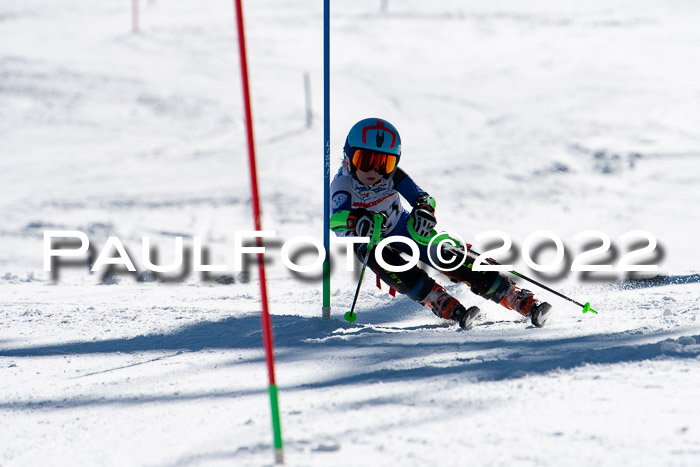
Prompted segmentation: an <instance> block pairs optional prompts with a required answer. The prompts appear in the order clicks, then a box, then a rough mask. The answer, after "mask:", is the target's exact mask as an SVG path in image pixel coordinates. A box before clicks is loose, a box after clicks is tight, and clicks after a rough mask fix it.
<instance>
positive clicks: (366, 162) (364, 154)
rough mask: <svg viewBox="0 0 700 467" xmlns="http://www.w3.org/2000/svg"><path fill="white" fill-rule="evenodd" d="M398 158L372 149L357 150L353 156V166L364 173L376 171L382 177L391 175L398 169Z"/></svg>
mask: <svg viewBox="0 0 700 467" xmlns="http://www.w3.org/2000/svg"><path fill="white" fill-rule="evenodd" d="M397 159H398V158H397V157H396V156H395V155H393V154H385V153H383V152H376V151H372V150H370V149H356V150H355V153H354V154H353V155H352V166H353V167H355V169H359V170H361V171H363V172H369V171H370V170H372V169H374V170H376V171H377V173H379V174H380V175H389V174H390V173H391V172H393V171H394V169H395V168H396V161H397Z"/></svg>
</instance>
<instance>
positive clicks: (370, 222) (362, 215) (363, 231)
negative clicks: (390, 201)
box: [348, 209, 386, 237]
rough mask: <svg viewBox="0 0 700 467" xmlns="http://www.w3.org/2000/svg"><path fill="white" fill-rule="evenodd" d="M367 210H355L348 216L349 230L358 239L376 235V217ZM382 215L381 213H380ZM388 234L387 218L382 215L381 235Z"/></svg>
mask: <svg viewBox="0 0 700 467" xmlns="http://www.w3.org/2000/svg"><path fill="white" fill-rule="evenodd" d="M375 214H376V213H374V212H370V211H368V210H366V209H353V210H352V211H350V214H349V215H348V230H350V231H351V232H354V233H355V235H356V236H358V237H371V236H372V233H374V215H375ZM380 214H381V213H380ZM385 233H386V216H385V215H384V214H382V231H381V235H382V236H384V234H385Z"/></svg>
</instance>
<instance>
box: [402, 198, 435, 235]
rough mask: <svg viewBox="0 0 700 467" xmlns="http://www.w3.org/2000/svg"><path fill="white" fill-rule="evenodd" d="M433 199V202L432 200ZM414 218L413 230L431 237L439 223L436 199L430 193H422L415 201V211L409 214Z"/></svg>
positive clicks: (410, 217)
mask: <svg viewBox="0 0 700 467" xmlns="http://www.w3.org/2000/svg"><path fill="white" fill-rule="evenodd" d="M431 201H432V202H431ZM408 219H409V221H410V220H411V219H413V230H415V231H416V233H417V234H418V235H420V236H421V237H429V236H430V234H431V233H432V231H433V228H434V227H435V225H436V224H437V219H436V218H435V200H433V199H432V198H431V197H430V196H428V195H421V196H419V197H418V198H416V201H415V202H414V203H413V211H411V214H409V215H408Z"/></svg>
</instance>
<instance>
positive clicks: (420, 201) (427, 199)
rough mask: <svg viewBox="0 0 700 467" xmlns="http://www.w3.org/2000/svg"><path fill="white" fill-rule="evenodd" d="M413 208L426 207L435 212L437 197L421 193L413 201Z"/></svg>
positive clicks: (427, 209) (425, 208) (432, 212)
mask: <svg viewBox="0 0 700 467" xmlns="http://www.w3.org/2000/svg"><path fill="white" fill-rule="evenodd" d="M413 209H414V210H415V209H424V210H426V211H428V212H430V213H431V214H435V199H434V198H433V197H432V196H430V195H420V196H418V197H417V198H416V200H415V201H414V202H413Z"/></svg>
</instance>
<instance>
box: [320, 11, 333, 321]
mask: <svg viewBox="0 0 700 467" xmlns="http://www.w3.org/2000/svg"><path fill="white" fill-rule="evenodd" d="M330 9H331V7H330V0H323V154H324V157H323V247H324V248H325V249H326V258H325V259H324V261H323V308H322V316H323V319H330V318H331V256H330V255H331V249H330V230H331V225H330V204H331V203H330V184H331V115H330V113H331V112H330V108H331V91H330V87H331V83H330V79H331V78H330V76H331V73H330V48H331V46H330V42H331V32H330V29H331V27H330V23H331V20H330Z"/></svg>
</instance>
